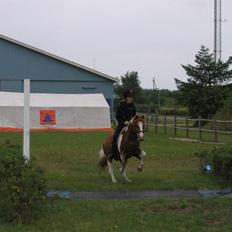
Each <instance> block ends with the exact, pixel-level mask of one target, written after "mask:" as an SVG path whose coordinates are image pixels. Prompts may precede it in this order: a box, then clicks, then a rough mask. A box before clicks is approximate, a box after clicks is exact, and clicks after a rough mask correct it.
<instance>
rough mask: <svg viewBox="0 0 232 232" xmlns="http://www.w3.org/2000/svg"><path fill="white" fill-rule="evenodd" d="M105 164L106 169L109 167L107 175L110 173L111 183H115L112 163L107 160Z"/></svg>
mask: <svg viewBox="0 0 232 232" xmlns="http://www.w3.org/2000/svg"><path fill="white" fill-rule="evenodd" d="M107 164H108V167H109V173H110V176H111V179H112V182H113V183H117V180H116V179H115V176H114V170H113V165H112V163H111V162H110V161H109V160H107Z"/></svg>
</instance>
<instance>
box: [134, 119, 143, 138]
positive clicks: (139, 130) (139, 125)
mask: <svg viewBox="0 0 232 232" xmlns="http://www.w3.org/2000/svg"><path fill="white" fill-rule="evenodd" d="M131 130H132V133H133V134H135V135H136V137H137V139H138V140H139V141H143V140H144V116H138V115H136V116H135V117H134V118H133V119H132V122H131Z"/></svg>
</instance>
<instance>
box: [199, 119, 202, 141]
mask: <svg viewBox="0 0 232 232" xmlns="http://www.w3.org/2000/svg"><path fill="white" fill-rule="evenodd" d="M198 128H199V140H202V130H201V117H200V116H199V118H198Z"/></svg>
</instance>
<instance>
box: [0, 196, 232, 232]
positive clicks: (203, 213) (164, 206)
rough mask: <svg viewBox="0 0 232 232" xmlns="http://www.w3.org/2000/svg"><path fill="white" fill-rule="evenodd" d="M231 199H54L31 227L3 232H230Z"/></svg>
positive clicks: (3, 230)
mask: <svg viewBox="0 0 232 232" xmlns="http://www.w3.org/2000/svg"><path fill="white" fill-rule="evenodd" d="M231 217H232V201H231V199H208V200H143V201H135V200H131V201H125V200H120V201H115V200H114V201H64V200H59V201H57V200H56V201H54V202H53V203H52V204H51V205H49V206H47V209H46V213H45V214H44V215H43V216H41V218H40V219H39V220H38V221H37V222H36V223H34V224H32V225H29V226H20V225H14V226H13V225H6V224H0V231H1V232H16V231H17V232H18V231H20V232H24V231H28V232H36V231H43V232H50V231H55V232H90V231H91V232H113V231H115V232H116V231H117V232H118V231H120V232H127V231H129V232H137V231H138V232H140V231H145V232H156V231H159V232H199V231H201V232H206V231H208V232H230V231H232V223H231Z"/></svg>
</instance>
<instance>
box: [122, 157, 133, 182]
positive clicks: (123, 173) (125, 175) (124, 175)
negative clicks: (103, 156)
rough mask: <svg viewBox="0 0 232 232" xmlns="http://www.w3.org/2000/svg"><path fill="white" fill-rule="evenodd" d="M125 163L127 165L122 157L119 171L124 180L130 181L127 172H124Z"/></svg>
mask: <svg viewBox="0 0 232 232" xmlns="http://www.w3.org/2000/svg"><path fill="white" fill-rule="evenodd" d="M126 165H127V161H126V160H125V159H124V160H123V161H122V168H121V169H120V171H121V174H122V176H123V177H124V179H125V181H126V182H129V183H131V182H132V181H131V180H130V179H129V178H128V177H127V174H126Z"/></svg>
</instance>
